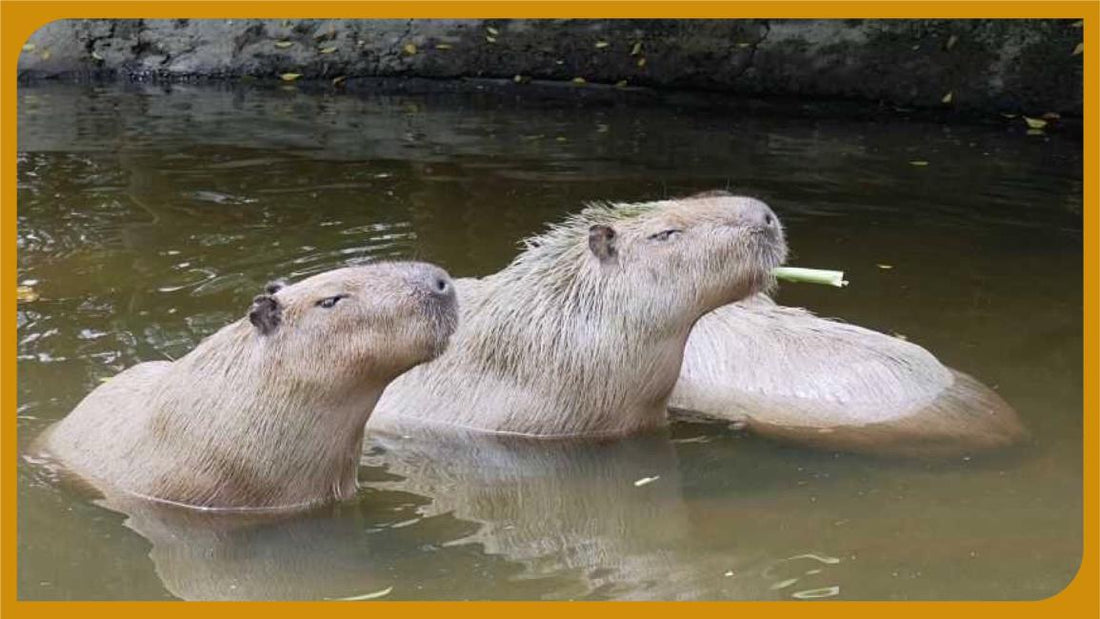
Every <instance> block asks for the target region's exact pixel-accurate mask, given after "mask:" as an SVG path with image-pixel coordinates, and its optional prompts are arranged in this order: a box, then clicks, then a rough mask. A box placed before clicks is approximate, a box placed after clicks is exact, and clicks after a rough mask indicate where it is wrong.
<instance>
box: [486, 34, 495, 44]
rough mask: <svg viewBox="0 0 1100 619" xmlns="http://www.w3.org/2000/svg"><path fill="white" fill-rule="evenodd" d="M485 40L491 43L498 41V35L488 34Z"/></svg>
mask: <svg viewBox="0 0 1100 619" xmlns="http://www.w3.org/2000/svg"><path fill="white" fill-rule="evenodd" d="M485 40H486V41H488V42H489V43H496V42H497V39H496V37H491V36H488V35H486V36H485Z"/></svg>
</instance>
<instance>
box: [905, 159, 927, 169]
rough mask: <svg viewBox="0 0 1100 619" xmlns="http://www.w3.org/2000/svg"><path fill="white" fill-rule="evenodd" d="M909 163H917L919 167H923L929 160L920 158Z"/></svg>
mask: <svg viewBox="0 0 1100 619" xmlns="http://www.w3.org/2000/svg"><path fill="white" fill-rule="evenodd" d="M909 165H915V166H917V167H918V168H923V167H924V166H926V165H928V162H927V161H921V160H919V159H918V160H917V161H910V162H909Z"/></svg>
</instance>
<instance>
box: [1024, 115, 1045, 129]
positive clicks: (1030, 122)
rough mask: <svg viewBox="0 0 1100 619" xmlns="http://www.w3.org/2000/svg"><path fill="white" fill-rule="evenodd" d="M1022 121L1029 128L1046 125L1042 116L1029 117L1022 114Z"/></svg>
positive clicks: (1040, 127)
mask: <svg viewBox="0 0 1100 619" xmlns="http://www.w3.org/2000/svg"><path fill="white" fill-rule="evenodd" d="M1024 122H1026V123H1027V126H1028V127H1030V128H1031V129H1042V128H1043V127H1045V126H1047V121H1045V120H1043V119H1042V118H1029V117H1027V116H1024Z"/></svg>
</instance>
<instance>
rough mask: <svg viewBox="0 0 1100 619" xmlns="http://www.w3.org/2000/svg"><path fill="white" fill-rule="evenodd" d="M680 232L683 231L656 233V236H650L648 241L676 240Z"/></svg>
mask: <svg viewBox="0 0 1100 619" xmlns="http://www.w3.org/2000/svg"><path fill="white" fill-rule="evenodd" d="M681 232H683V230H675V229H673V230H663V231H661V232H658V233H657V234H652V235H650V237H649V239H650V240H651V241H668V240H670V239H674V238H676V236H677V235H679V234H680V233H681Z"/></svg>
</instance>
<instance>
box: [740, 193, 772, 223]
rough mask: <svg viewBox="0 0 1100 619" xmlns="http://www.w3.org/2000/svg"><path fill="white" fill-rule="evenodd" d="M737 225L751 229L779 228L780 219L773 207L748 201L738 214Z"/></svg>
mask: <svg viewBox="0 0 1100 619" xmlns="http://www.w3.org/2000/svg"><path fill="white" fill-rule="evenodd" d="M737 223H738V224H739V225H742V226H747V227H751V228H764V229H769V228H778V227H779V218H778V217H776V216H775V212H773V211H772V209H771V207H769V206H768V205H767V204H764V203H763V202H761V201H759V200H748V201H746V202H745V203H744V204H742V207H741V209H740V211H739V212H738V214H737Z"/></svg>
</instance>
